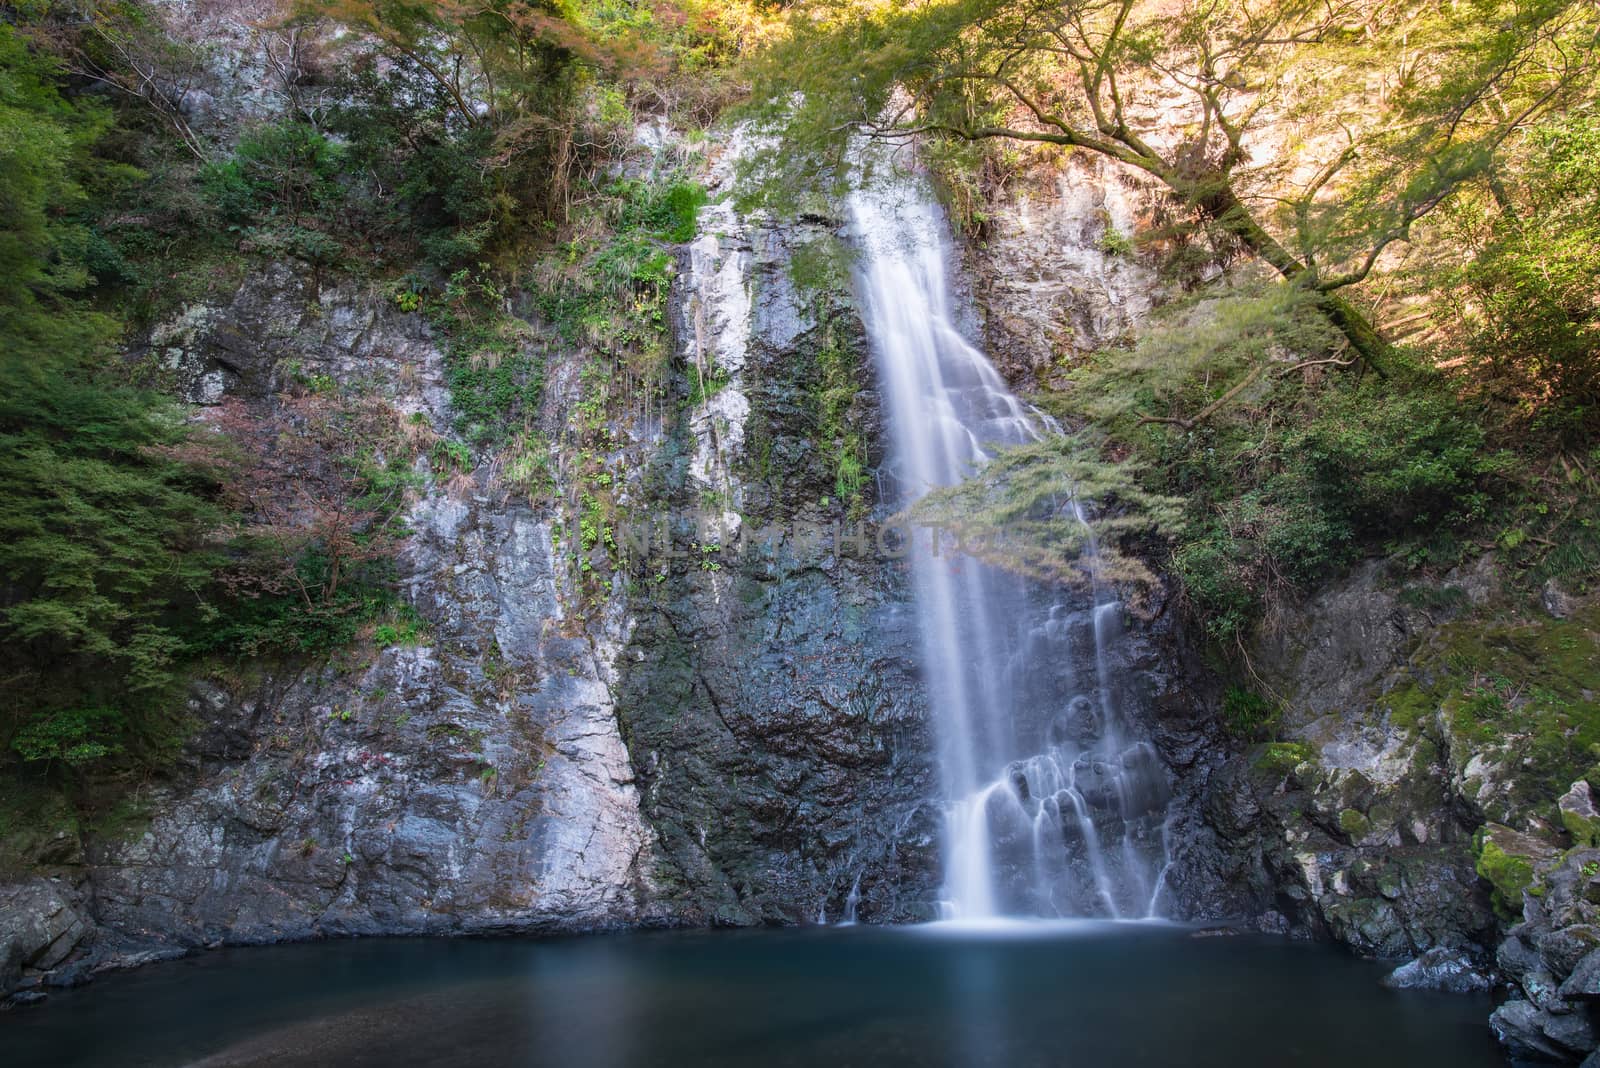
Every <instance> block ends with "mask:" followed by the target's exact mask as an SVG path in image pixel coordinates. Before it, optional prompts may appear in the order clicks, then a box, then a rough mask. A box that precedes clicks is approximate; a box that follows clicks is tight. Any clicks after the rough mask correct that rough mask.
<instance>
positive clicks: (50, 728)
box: [11, 708, 126, 768]
mask: <svg viewBox="0 0 1600 1068" xmlns="http://www.w3.org/2000/svg"><path fill="white" fill-rule="evenodd" d="M125 726H126V722H125V718H124V716H123V714H122V713H121V712H119V711H117V710H116V709H112V708H56V709H52V710H50V711H49V712H46V713H45V714H43V715H40V716H37V717H35V718H34V719H32V720H31V721H30V722H29V723H28V724H27V725H26V726H24V727H23V728H22V729H21V730H19V731H18V732H17V734H16V737H14V738H13V739H12V740H11V747H12V748H13V749H15V750H16V751H17V752H18V753H19V754H21V756H22V759H23V760H41V761H46V762H49V761H56V760H59V761H61V762H62V763H64V764H67V765H68V766H70V767H74V768H76V767H80V766H82V765H84V764H88V763H91V762H93V761H96V760H100V759H101V758H103V757H108V756H111V755H112V754H114V753H119V752H121V751H122V745H121V743H120V742H119V741H118V740H117V739H118V738H119V737H120V735H121V733H122V730H123V728H124V727H125Z"/></svg>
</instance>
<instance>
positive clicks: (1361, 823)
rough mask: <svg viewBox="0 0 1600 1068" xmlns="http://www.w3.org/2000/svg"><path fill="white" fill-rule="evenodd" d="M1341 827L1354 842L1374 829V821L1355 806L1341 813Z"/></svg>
mask: <svg viewBox="0 0 1600 1068" xmlns="http://www.w3.org/2000/svg"><path fill="white" fill-rule="evenodd" d="M1339 829H1340V830H1341V831H1343V832H1344V833H1345V836H1346V837H1348V838H1349V839H1350V840H1351V841H1352V842H1359V841H1360V840H1361V839H1363V838H1365V837H1366V836H1367V835H1368V834H1369V833H1370V832H1371V831H1372V821H1371V820H1369V819H1367V817H1366V816H1364V815H1363V814H1362V813H1360V812H1358V811H1356V810H1355V809H1353V808H1347V809H1345V810H1344V811H1343V812H1341V813H1339Z"/></svg>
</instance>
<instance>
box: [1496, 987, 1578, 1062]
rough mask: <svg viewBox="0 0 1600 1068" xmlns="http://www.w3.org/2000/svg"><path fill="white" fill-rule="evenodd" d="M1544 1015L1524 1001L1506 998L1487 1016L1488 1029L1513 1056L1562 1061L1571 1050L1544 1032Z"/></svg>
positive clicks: (1567, 1057)
mask: <svg viewBox="0 0 1600 1068" xmlns="http://www.w3.org/2000/svg"><path fill="white" fill-rule="evenodd" d="M1547 1019H1548V1016H1547V1015H1546V1014H1545V1013H1543V1012H1540V1011H1539V1009H1538V1007H1537V1006H1535V1005H1534V1004H1533V1003H1531V1002H1527V1001H1508V1002H1506V1003H1505V1004H1504V1005H1501V1006H1500V1007H1499V1008H1497V1009H1495V1010H1494V1012H1493V1013H1492V1014H1491V1015H1490V1016H1489V1028H1490V1030H1492V1031H1493V1032H1494V1035H1495V1037H1496V1038H1498V1039H1499V1040H1500V1042H1501V1044H1502V1045H1504V1046H1505V1047H1506V1048H1507V1049H1508V1050H1509V1051H1510V1053H1511V1055H1512V1056H1513V1057H1533V1058H1536V1059H1539V1060H1550V1061H1565V1060H1568V1059H1569V1058H1570V1056H1571V1051H1570V1050H1568V1049H1567V1048H1566V1047H1565V1046H1564V1045H1563V1044H1561V1043H1559V1042H1556V1041H1554V1040H1553V1039H1551V1038H1550V1036H1549V1035H1547V1034H1546V1033H1545V1030H1544V1023H1545V1021H1546V1020H1547Z"/></svg>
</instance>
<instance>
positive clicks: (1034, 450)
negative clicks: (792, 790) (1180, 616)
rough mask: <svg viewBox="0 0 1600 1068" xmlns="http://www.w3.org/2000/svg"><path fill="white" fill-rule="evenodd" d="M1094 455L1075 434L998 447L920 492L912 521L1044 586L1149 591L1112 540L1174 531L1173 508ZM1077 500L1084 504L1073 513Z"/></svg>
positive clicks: (1140, 568)
mask: <svg viewBox="0 0 1600 1068" xmlns="http://www.w3.org/2000/svg"><path fill="white" fill-rule="evenodd" d="M1096 453H1097V449H1096V447H1095V443H1094V441H1093V440H1091V439H1089V438H1086V437H1082V436H1051V437H1047V438H1045V439H1044V440H1042V441H1039V442H1036V443H1034V444H1030V445H1022V446H1018V447H1015V448H1011V449H1005V450H1002V451H1000V452H999V454H998V455H997V456H996V457H995V458H994V459H993V460H991V461H990V462H989V463H987V464H985V465H984V467H983V468H982V470H980V471H979V472H978V473H977V474H976V475H974V476H973V477H971V478H969V479H968V480H967V481H965V482H962V483H960V484H959V485H956V486H953V487H950V488H948V489H940V490H935V491H934V492H932V493H930V494H928V495H927V496H926V497H924V498H923V499H922V500H921V501H919V502H918V503H917V504H916V505H915V506H914V507H913V509H912V515H913V516H914V517H915V518H916V519H917V520H918V521H919V522H926V523H936V524H939V525H942V526H945V527H948V528H950V529H953V530H954V531H955V532H956V533H957V534H958V535H959V536H960V539H961V542H962V544H963V546H964V547H965V548H966V550H967V551H968V552H970V553H972V554H974V555H976V556H978V557H980V558H982V559H985V560H988V561H990V562H991V563H995V564H997V565H999V566H1002V567H1008V568H1011V569H1013V570H1017V571H1019V572H1020V573H1022V574H1025V575H1029V576H1032V577H1035V578H1038V579H1041V580H1044V581H1052V582H1076V583H1094V582H1123V583H1128V584H1130V585H1132V586H1134V587H1139V588H1144V587H1148V586H1149V585H1151V584H1153V582H1154V581H1155V580H1154V576H1153V575H1151V574H1150V572H1149V571H1148V569H1147V568H1145V566H1144V565H1143V564H1142V563H1141V562H1140V560H1139V559H1138V557H1136V556H1134V555H1132V554H1130V553H1123V552H1121V551H1119V549H1118V547H1117V546H1118V543H1119V542H1120V541H1121V540H1122V539H1125V538H1126V539H1130V540H1134V539H1138V538H1142V537H1146V536H1150V535H1163V534H1172V533H1175V532H1176V531H1177V530H1179V529H1180V528H1181V522H1182V519H1181V516H1180V513H1179V511H1178V507H1177V506H1178V504H1179V503H1180V502H1179V501H1178V500H1177V499H1175V498H1172V497H1167V496H1163V495H1161V494H1157V493H1151V492H1149V491H1147V490H1145V489H1144V488H1143V487H1142V486H1141V484H1140V481H1139V479H1138V477H1137V475H1138V473H1139V471H1138V468H1137V467H1135V466H1134V465H1132V464H1119V463H1107V462H1104V461H1102V460H1100V459H1098V457H1097V455H1096ZM1079 502H1086V503H1087V502H1092V504H1089V505H1088V507H1085V508H1083V509H1082V510H1081V511H1080V507H1079ZM1091 548H1093V549H1094V550H1095V551H1093V552H1090V551H1089V550H1090V549H1091Z"/></svg>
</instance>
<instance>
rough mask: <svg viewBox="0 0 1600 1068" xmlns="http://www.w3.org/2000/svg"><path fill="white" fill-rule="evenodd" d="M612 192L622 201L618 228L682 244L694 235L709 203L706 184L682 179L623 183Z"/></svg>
mask: <svg viewBox="0 0 1600 1068" xmlns="http://www.w3.org/2000/svg"><path fill="white" fill-rule="evenodd" d="M611 195H613V196H619V197H621V198H622V201H623V209H622V217H621V219H620V220H618V229H620V230H622V231H623V232H627V231H630V230H636V231H639V232H640V233H643V234H647V235H649V236H650V237H654V238H657V239H659V240H662V241H673V242H679V243H681V242H684V241H688V240H690V239H692V238H693V237H694V228H695V219H696V218H697V217H698V216H699V214H700V208H701V206H702V205H704V204H705V202H706V191H705V188H704V187H703V186H701V185H699V184H697V183H695V182H687V181H683V180H682V179H673V180H670V181H666V182H659V183H652V182H644V181H638V180H634V181H630V182H624V183H622V184H621V185H619V186H616V187H613V188H612V190H611Z"/></svg>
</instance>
